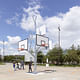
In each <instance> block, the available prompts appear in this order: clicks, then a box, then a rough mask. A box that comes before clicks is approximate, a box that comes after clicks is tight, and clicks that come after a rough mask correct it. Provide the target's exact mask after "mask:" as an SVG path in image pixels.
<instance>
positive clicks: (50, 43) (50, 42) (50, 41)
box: [49, 40, 52, 49]
mask: <svg viewBox="0 0 80 80" xmlns="http://www.w3.org/2000/svg"><path fill="white" fill-rule="evenodd" d="M49 49H52V40H49Z"/></svg>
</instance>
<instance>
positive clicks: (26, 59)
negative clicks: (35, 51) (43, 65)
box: [25, 51, 34, 62]
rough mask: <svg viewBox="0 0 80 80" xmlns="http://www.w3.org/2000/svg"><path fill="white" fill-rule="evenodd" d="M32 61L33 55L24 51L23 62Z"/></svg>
mask: <svg viewBox="0 0 80 80" xmlns="http://www.w3.org/2000/svg"><path fill="white" fill-rule="evenodd" d="M31 61H32V62H34V57H33V56H32V55H31V54H30V53H29V52H28V51H26V53H25V62H31Z"/></svg>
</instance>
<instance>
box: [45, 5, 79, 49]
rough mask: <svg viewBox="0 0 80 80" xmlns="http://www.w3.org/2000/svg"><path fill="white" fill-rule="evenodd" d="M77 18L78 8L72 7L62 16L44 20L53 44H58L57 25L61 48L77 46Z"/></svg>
mask: <svg viewBox="0 0 80 80" xmlns="http://www.w3.org/2000/svg"><path fill="white" fill-rule="evenodd" d="M79 17H80V6H74V7H72V8H70V9H69V11H68V12H66V13H64V14H63V13H62V14H59V15H58V16H53V17H48V18H47V19H46V21H45V23H46V26H47V30H48V32H47V33H48V36H49V37H50V38H53V41H54V44H58V29H57V28H58V24H60V26H61V46H62V47H63V48H69V47H70V46H71V45H72V44H75V45H76V44H77V43H76V41H77V40H78V39H80V37H79V34H80V19H79ZM79 44H80V43H79Z"/></svg>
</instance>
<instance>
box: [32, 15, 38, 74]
mask: <svg viewBox="0 0 80 80" xmlns="http://www.w3.org/2000/svg"><path fill="white" fill-rule="evenodd" d="M36 19H37V16H35V15H34V16H33V21H34V26H35V38H36ZM36 70H37V51H36V39H35V57H34V73H36Z"/></svg>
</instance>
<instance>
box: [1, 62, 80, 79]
mask: <svg viewBox="0 0 80 80" xmlns="http://www.w3.org/2000/svg"><path fill="white" fill-rule="evenodd" d="M32 68H33V66H32ZM0 79H1V80H80V67H58V66H52V67H48V68H46V67H45V66H37V73H36V74H34V73H28V66H25V70H16V71H14V70H13V68H12V64H11V63H7V64H6V65H0Z"/></svg>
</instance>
